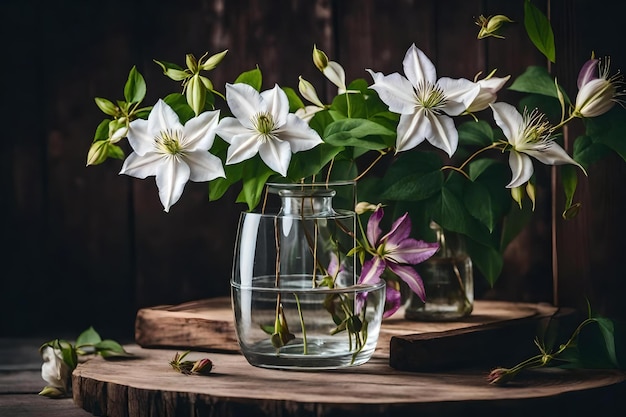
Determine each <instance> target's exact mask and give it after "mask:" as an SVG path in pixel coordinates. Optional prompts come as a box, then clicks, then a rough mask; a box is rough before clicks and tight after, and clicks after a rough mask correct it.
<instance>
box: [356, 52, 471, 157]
mask: <svg viewBox="0 0 626 417" xmlns="http://www.w3.org/2000/svg"><path fill="white" fill-rule="evenodd" d="M402 65H403V68H404V73H405V75H406V78H405V77H404V76H402V75H400V74H398V73H393V74H391V75H383V74H382V73H380V72H377V73H374V72H373V71H372V70H369V69H368V70H367V71H368V72H369V73H370V74H371V75H372V77H373V79H374V84H373V85H372V86H371V88H372V89H374V90H375V91H376V92H377V93H378V95H379V96H380V98H381V99H382V101H384V102H385V103H386V104H387V105H388V106H389V110H390V111H392V112H395V113H400V123H399V124H398V130H397V134H398V137H397V139H396V152H402V151H407V150H409V149H413V148H415V147H416V146H417V145H419V144H420V143H422V142H423V141H424V139H426V140H428V141H429V142H430V143H431V144H432V145H433V146H435V147H437V148H439V149H442V150H444V151H445V152H446V153H448V155H450V156H452V154H453V153H454V152H455V151H456V148H457V145H458V140H459V135H458V132H457V130H456V127H455V126H454V122H453V121H452V118H451V117H449V116H458V115H459V114H461V113H463V112H464V111H465V110H466V109H467V108H468V107H469V105H470V104H471V103H472V101H474V99H475V98H476V96H477V95H478V93H479V91H480V86H479V85H478V84H476V83H473V82H471V81H469V80H466V79H464V78H460V79H452V78H447V77H443V78H440V79H439V80H437V73H436V70H435V66H434V65H433V63H432V62H431V61H430V60H429V59H428V57H427V56H426V55H425V54H424V53H423V52H422V51H421V50H419V49H418V48H417V47H416V46H415V45H411V47H410V48H409V50H408V51H407V53H406V55H405V57H404V61H403V62H402Z"/></svg>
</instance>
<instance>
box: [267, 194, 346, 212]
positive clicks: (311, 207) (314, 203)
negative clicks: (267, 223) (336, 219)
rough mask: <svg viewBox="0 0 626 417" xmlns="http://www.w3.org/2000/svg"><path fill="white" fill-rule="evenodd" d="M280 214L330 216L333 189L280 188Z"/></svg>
mask: <svg viewBox="0 0 626 417" xmlns="http://www.w3.org/2000/svg"><path fill="white" fill-rule="evenodd" d="M278 195H279V196H280V199H281V203H282V206H281V209H280V213H279V214H281V215H285V216H302V217H306V216H321V217H324V216H332V215H334V214H336V212H335V210H333V197H334V196H335V191H334V190H331V189H315V190H310V189H305V190H293V189H291V190H287V189H285V190H280V191H279V192H278Z"/></svg>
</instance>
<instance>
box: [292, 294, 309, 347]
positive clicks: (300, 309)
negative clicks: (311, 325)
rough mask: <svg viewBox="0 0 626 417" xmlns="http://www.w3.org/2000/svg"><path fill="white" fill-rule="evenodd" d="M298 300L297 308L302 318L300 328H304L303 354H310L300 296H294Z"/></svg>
mask: <svg viewBox="0 0 626 417" xmlns="http://www.w3.org/2000/svg"><path fill="white" fill-rule="evenodd" d="M293 296H294V298H295V299H296V306H297V307H298V316H299V317H300V327H301V328H302V354H304V355H308V354H309V345H308V343H307V341H306V327H305V326H304V316H303V315H302V307H301V306H300V298H298V294H295V293H294V294H293Z"/></svg>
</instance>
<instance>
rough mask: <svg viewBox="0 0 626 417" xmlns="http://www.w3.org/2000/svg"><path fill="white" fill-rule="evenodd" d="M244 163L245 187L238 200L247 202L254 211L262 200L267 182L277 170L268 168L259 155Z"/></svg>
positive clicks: (243, 179)
mask: <svg viewBox="0 0 626 417" xmlns="http://www.w3.org/2000/svg"><path fill="white" fill-rule="evenodd" d="M243 163H244V167H243V178H242V182H243V188H242V190H241V193H240V194H239V196H237V202H238V203H246V204H247V205H248V209H249V210H250V211H252V210H254V209H255V208H256V206H257V205H258V204H259V202H260V201H261V197H262V196H263V189H264V188H265V183H266V182H267V180H268V178H269V177H271V176H272V175H274V174H275V172H274V171H272V170H271V169H270V168H268V166H267V165H265V163H263V161H261V159H260V158H258V157H255V158H253V159H249V160H247V161H244V162H243Z"/></svg>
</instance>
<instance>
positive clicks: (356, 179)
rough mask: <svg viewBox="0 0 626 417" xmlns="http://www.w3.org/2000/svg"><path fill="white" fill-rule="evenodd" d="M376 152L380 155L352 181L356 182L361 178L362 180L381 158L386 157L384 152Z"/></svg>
mask: <svg viewBox="0 0 626 417" xmlns="http://www.w3.org/2000/svg"><path fill="white" fill-rule="evenodd" d="M378 152H380V154H379V155H378V156H377V157H376V159H374V161H373V162H372V163H371V164H370V165H369V166H368V167H367V168H366V169H365V171H363V172H361V173H360V174H359V175H357V177H356V178H355V179H354V181H358V180H360V179H361V178H363V176H365V175H366V174H367V173H368V172H369V171H370V170H371V169H372V168H374V165H376V164H377V163H378V161H380V160H381V159H382V157H383V156H385V155H387V152H386V151H378Z"/></svg>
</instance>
